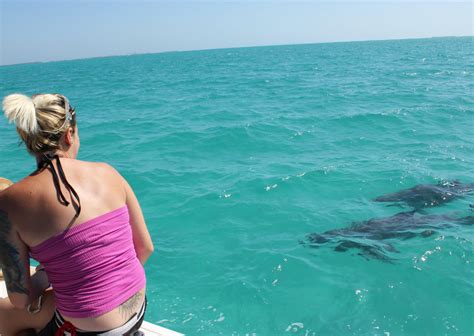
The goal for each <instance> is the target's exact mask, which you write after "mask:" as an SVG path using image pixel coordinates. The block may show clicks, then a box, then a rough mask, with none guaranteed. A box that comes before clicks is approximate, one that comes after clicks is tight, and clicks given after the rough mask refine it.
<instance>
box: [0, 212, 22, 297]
mask: <svg viewBox="0 0 474 336" xmlns="http://www.w3.org/2000/svg"><path fill="white" fill-rule="evenodd" d="M10 230H11V223H10V220H9V219H8V214H7V213H6V212H5V211H3V210H0V268H1V269H2V271H3V276H4V277H5V283H6V286H7V290H8V291H9V292H12V293H21V294H26V295H29V291H28V289H27V288H25V286H24V284H25V282H26V281H25V272H24V267H23V265H22V262H21V260H20V252H19V251H18V249H17V248H16V247H15V245H13V244H12V243H11V242H10V241H9V240H8V235H9V233H10Z"/></svg>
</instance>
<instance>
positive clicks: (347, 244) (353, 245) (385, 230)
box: [302, 210, 474, 262]
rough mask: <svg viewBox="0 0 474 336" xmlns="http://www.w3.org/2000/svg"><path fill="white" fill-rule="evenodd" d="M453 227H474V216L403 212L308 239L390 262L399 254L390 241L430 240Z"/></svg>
mask: <svg viewBox="0 0 474 336" xmlns="http://www.w3.org/2000/svg"><path fill="white" fill-rule="evenodd" d="M453 225H474V216H472V215H471V216H466V217H454V216H452V215H421V214H419V213H417V212H416V211H415V210H413V211H406V212H400V213H398V214H396V215H393V216H390V217H384V218H373V219H370V220H367V221H361V222H353V223H352V225H351V226H350V227H346V228H341V229H334V230H329V231H326V232H324V233H311V234H309V235H307V236H306V242H302V243H303V244H304V245H308V246H309V247H313V248H318V247H320V246H323V245H326V244H331V245H335V246H334V250H335V251H337V252H345V251H348V250H350V249H357V250H359V255H361V256H363V257H365V258H367V259H369V258H372V259H379V260H382V261H387V262H391V258H389V257H388V256H387V252H398V251H397V250H396V249H395V248H394V247H393V245H391V244H390V243H389V242H387V241H386V240H387V239H394V238H398V239H403V240H405V239H410V238H413V237H417V236H421V237H429V236H431V235H432V234H434V233H435V232H436V229H438V228H441V227H449V226H453Z"/></svg>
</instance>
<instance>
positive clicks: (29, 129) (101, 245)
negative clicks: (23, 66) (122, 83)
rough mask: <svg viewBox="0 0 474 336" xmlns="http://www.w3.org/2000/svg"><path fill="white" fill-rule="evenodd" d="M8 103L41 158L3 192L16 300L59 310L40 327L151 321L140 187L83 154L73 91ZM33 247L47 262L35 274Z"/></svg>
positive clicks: (105, 327)
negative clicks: (133, 186) (31, 269)
mask: <svg viewBox="0 0 474 336" xmlns="http://www.w3.org/2000/svg"><path fill="white" fill-rule="evenodd" d="M3 109H4V112H5V115H6V117H7V118H8V119H9V120H10V121H11V122H14V123H15V124H16V127H17V131H18V134H19V135H20V138H21V139H22V140H23V142H24V143H25V145H26V147H27V149H28V151H29V152H30V153H31V154H32V155H33V156H34V157H35V159H36V163H37V166H38V169H37V170H36V171H34V172H33V173H32V174H31V175H29V176H27V177H26V178H24V179H23V180H21V181H19V182H17V183H15V184H14V185H12V186H11V187H9V188H8V189H7V190H5V191H3V192H2V193H0V232H1V236H0V239H1V240H2V241H1V242H0V245H1V244H4V246H6V247H7V250H8V253H2V255H1V257H0V267H1V268H2V269H3V273H4V276H5V281H6V285H7V290H8V296H9V298H10V301H11V303H12V304H13V305H14V306H15V307H16V308H18V309H25V308H28V311H29V312H30V314H32V315H35V312H39V313H40V314H49V319H50V321H49V322H48V323H47V325H45V326H41V327H42V328H41V327H40V328H38V326H33V328H36V330H37V332H38V333H39V334H40V335H54V334H56V335H62V334H63V332H64V331H68V332H69V333H76V334H77V335H100V334H104V335H111V336H112V335H132V334H133V333H134V332H135V331H136V330H137V329H138V328H139V327H140V325H141V323H142V321H143V316H144V311H145V307H146V299H145V285H146V280H145V273H144V270H143V265H144V263H145V262H146V260H147V259H148V257H149V256H150V255H151V253H152V252H153V244H152V241H151V238H150V235H149V233H148V230H147V227H146V224H145V221H144V218H143V214H142V211H141V209H140V205H139V204H138V201H137V198H136V197H135V194H134V193H133V191H132V189H131V188H130V186H129V184H128V183H127V182H126V180H125V179H124V178H123V177H122V176H121V175H120V174H119V173H118V172H117V171H116V170H115V169H113V168H112V167H111V166H109V165H107V164H104V163H95V162H85V161H79V160H77V159H76V157H77V153H78V150H79V145H80V143H79V133H78V129H77V125H76V113H75V110H74V108H72V107H71V106H70V105H69V101H68V99H67V98H66V97H65V96H63V95H60V94H41V95H35V96H33V97H32V98H29V97H27V96H24V95H19V94H13V95H9V96H7V97H5V99H4V101H3ZM30 255H31V256H32V257H33V258H35V259H36V260H38V261H39V262H40V263H41V264H42V265H43V266H44V272H37V273H39V275H37V276H35V277H30V273H29V256H30ZM41 273H42V274H41ZM49 282H50V283H51V285H52V288H53V290H52V291H46V292H45V290H46V289H47V288H48V287H50V286H49ZM51 302H54V305H53V304H51ZM54 306H55V307H56V310H54ZM45 310H46V312H45ZM23 321H24V320H23ZM9 324H15V321H9ZM2 327H3V326H1V325H0V333H2ZM30 327H31V326H30V325H29V324H28V323H26V322H25V323H24V324H23V325H22V328H30ZM3 328H4V329H7V328H9V327H8V326H5V327H3ZM40 329H41V330H40ZM6 332H7V331H4V332H3V333H6ZM8 332H11V333H14V332H16V330H12V329H9V330H8Z"/></svg>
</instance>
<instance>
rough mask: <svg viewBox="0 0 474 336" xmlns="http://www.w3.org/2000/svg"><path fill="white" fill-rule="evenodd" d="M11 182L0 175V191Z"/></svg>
mask: <svg viewBox="0 0 474 336" xmlns="http://www.w3.org/2000/svg"><path fill="white" fill-rule="evenodd" d="M12 184H13V182H12V181H10V180H9V179H6V178H3V177H0V191H2V190H5V189H7V188H8V187H9V186H11V185H12Z"/></svg>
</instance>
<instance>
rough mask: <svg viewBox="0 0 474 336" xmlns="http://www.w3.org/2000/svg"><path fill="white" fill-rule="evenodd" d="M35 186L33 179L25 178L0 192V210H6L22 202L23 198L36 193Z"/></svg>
mask: <svg viewBox="0 0 474 336" xmlns="http://www.w3.org/2000/svg"><path fill="white" fill-rule="evenodd" d="M35 184H36V183H35V180H34V179H32V178H29V177H27V178H24V179H23V180H21V181H18V182H17V183H15V184H12V185H11V186H9V187H8V188H7V189H5V190H3V191H0V208H3V209H4V210H7V209H8V208H11V207H14V206H15V204H17V203H18V202H19V201H21V200H24V199H25V197H28V196H31V195H33V194H34V193H35V191H36V185H35Z"/></svg>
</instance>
